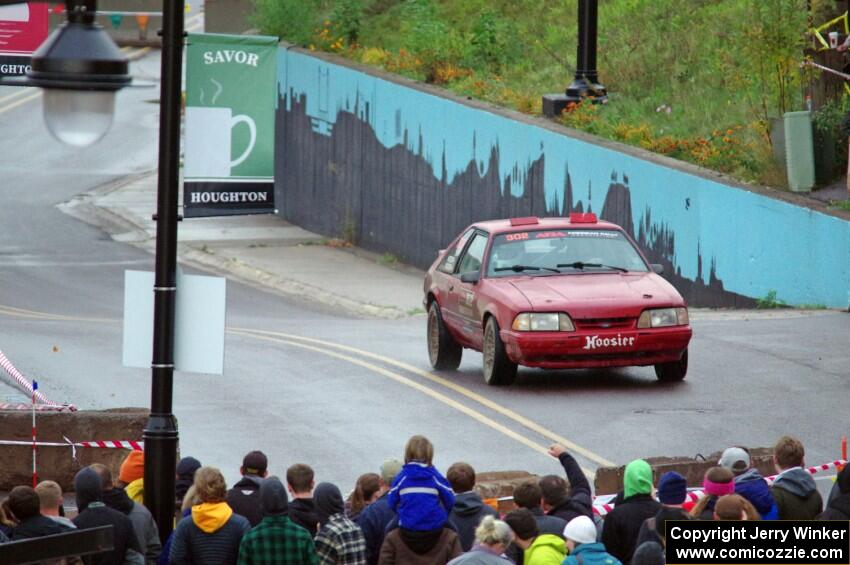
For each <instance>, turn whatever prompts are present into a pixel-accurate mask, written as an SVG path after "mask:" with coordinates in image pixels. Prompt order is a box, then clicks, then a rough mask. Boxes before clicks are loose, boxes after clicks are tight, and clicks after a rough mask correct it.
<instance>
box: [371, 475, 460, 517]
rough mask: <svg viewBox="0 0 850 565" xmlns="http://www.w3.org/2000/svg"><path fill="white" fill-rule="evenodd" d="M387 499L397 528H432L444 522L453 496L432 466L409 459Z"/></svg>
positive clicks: (443, 479)
mask: <svg viewBox="0 0 850 565" xmlns="http://www.w3.org/2000/svg"><path fill="white" fill-rule="evenodd" d="M387 502H388V503H389V505H390V508H392V509H393V510H395V511H396V512H397V513H398V523H399V526H400V527H402V528H406V529H408V530H417V531H433V530H439V529H440V528H442V527H444V526H445V525H446V521H447V520H448V517H449V512H450V511H451V509H452V508H453V507H454V503H455V495H454V492H453V491H452V487H451V486H449V482H448V481H447V480H446V479H445V477H443V476H442V475H441V474H440V472H439V471H438V470H437V469H436V468H435V467H434V466H433V465H426V464H424V463H419V462H417V461H411V462H410V463H407V464H406V465H405V466H404V467H402V468H401V471H400V472H399V474H398V475H396V478H395V481H393V486H392V488H391V489H390V492H389V494H388V495H387Z"/></svg>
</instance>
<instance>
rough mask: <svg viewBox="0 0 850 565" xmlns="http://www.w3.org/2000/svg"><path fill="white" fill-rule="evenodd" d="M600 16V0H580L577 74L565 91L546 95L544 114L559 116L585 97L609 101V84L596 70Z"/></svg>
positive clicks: (602, 101)
mask: <svg viewBox="0 0 850 565" xmlns="http://www.w3.org/2000/svg"><path fill="white" fill-rule="evenodd" d="M598 20H599V0H578V48H577V50H576V74H575V78H574V80H573V82H572V84H570V85H569V86H568V87H567V90H566V92H565V93H564V94H560V93H558V94H546V95H545V96H543V115H544V116H548V117H550V118H554V117H558V116H560V115H561V113H563V112H564V110H566V109H568V108H569V107H570V105H571V104H577V103H579V102H583V101H585V100H587V101H589V102H592V103H594V104H598V103H605V102H608V93H607V91H606V90H605V87H604V86H602V85H601V84H599V73H598V72H597V71H596V37H597V22H598Z"/></svg>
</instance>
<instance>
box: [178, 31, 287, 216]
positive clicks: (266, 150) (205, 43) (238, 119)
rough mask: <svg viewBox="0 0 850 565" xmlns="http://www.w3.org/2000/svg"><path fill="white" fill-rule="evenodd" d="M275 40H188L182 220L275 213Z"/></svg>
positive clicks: (219, 37)
mask: <svg viewBox="0 0 850 565" xmlns="http://www.w3.org/2000/svg"><path fill="white" fill-rule="evenodd" d="M277 49H278V39H277V38H276V37H268V36H248V35H220V34H189V36H188V47H187V50H186V126H185V139H186V143H185V152H184V154H185V160H184V180H185V184H184V197H183V203H184V215H186V216H187V217H191V216H212V215H231V214H256V213H267V212H274V184H273V179H274V129H275V106H276V103H277Z"/></svg>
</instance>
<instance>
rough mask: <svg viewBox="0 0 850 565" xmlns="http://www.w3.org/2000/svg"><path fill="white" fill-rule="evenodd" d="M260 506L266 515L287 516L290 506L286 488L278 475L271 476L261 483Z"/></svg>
mask: <svg viewBox="0 0 850 565" xmlns="http://www.w3.org/2000/svg"><path fill="white" fill-rule="evenodd" d="M260 506H261V507H262V509H263V515H264V516H285V515H286V513H287V510H288V508H289V501H288V497H287V496H286V489H285V488H283V483H282V482H280V479H279V478H277V477H269V478H268V479H266V480H264V481H263V484H261V485H260Z"/></svg>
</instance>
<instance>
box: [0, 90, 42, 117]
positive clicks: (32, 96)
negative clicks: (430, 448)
mask: <svg viewBox="0 0 850 565" xmlns="http://www.w3.org/2000/svg"><path fill="white" fill-rule="evenodd" d="M39 96H41V90H36V91H35V92H29V93H28V95H27V96H25V97H23V98H21V99H19V100H16V101H15V102H11V103H10V104H7V105H6V106H3V107H2V108H0V114H3V113H5V112H8V111H9V110H14V109H15V108H17V107H18V106H20V105H22V104H26V103H27V102H31V101H33V100H35V99H36V98H38V97H39Z"/></svg>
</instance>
